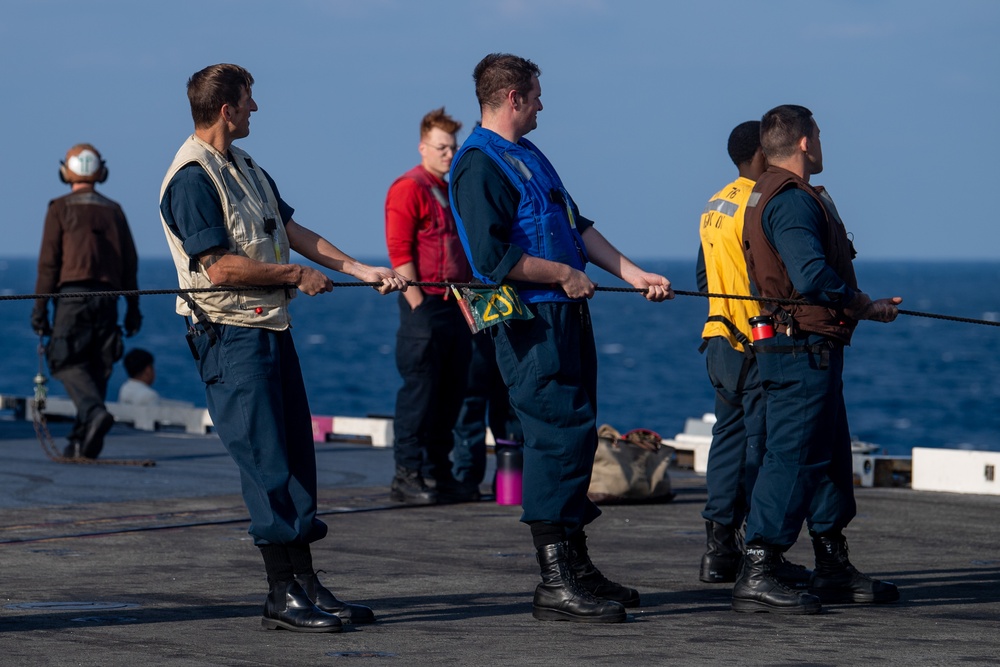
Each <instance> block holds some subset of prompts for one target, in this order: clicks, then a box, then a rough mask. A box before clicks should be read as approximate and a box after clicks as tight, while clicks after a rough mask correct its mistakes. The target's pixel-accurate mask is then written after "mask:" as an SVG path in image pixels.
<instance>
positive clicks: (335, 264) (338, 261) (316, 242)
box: [285, 220, 359, 277]
mask: <svg viewBox="0 0 1000 667" xmlns="http://www.w3.org/2000/svg"><path fill="white" fill-rule="evenodd" d="M285 233H286V234H287V235H288V244H289V245H290V246H291V247H292V250H294V251H295V252H297V253H299V254H300V255H302V256H303V257H305V258H307V259H309V260H312V261H313V262H316V263H317V264H319V265H320V266H325V267H326V268H328V269H333V270H334V271H339V272H340V273H346V274H348V275H351V276H355V277H357V273H355V272H353V269H354V267H355V266H357V265H358V264H359V262H358V261H357V260H355V259H354V258H353V257H351V256H350V255H348V254H347V253H345V252H344V251H342V250H341V249H340V248H338V247H337V246H335V245H333V244H332V243H330V242H329V241H327V240H326V239H324V238H323V237H322V236H320V235H319V234H317V233H316V232H314V231H312V230H311V229H308V228H307V227H303V226H302V225H300V224H298V223H297V222H295V221H294V220H289V221H288V223H286V224H285Z"/></svg>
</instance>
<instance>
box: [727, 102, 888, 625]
mask: <svg viewBox="0 0 1000 667" xmlns="http://www.w3.org/2000/svg"><path fill="white" fill-rule="evenodd" d="M760 136H761V146H762V147H763V149H764V154H765V156H766V157H767V161H768V164H769V167H768V169H767V171H765V172H764V173H763V174H762V175H761V177H760V178H759V179H758V181H757V183H756V185H755V186H754V190H753V193H752V194H751V196H750V200H749V201H748V206H747V210H746V215H745V221H744V228H743V241H744V250H745V254H746V260H747V271H748V273H749V276H750V280H751V282H752V284H753V289H754V291H755V292H756V293H757V294H759V295H760V296H762V297H772V298H780V299H791V300H795V301H806V302H808V305H794V306H791V305H776V304H773V303H763V304H762V309H761V310H762V314H765V315H770V316H771V317H773V319H774V332H775V333H774V336H773V337H771V338H766V339H762V340H758V341H756V342H755V343H754V350H755V352H756V356H757V363H758V369H759V372H760V377H761V382H762V384H763V387H764V391H765V394H766V405H767V407H766V421H767V454H766V455H765V457H764V462H763V465H762V466H761V468H760V471H759V474H758V477H757V482H756V484H755V485H754V488H753V495H752V498H751V502H750V515H749V517H748V519H747V528H746V545H747V546H746V554H745V557H744V563H743V568H742V570H741V572H740V576H739V578H738V579H737V581H736V586H735V588H734V590H733V609H735V610H736V611H749V612H753V611H766V612H776V613H788V614H810V613H816V612H818V611H820V607H821V602H893V601H895V600H897V599H899V592H898V590H897V589H896V587H895V586H894V585H893V584H891V583H889V582H885V581H879V580H877V579H873V578H871V577H869V576H867V575H865V574H862V573H861V572H858V570H857V569H856V568H855V567H854V566H853V565H852V564H851V562H850V560H849V559H848V555H847V541H846V539H845V538H844V534H843V530H844V528H846V527H847V525H848V523H850V521H851V519H852V518H854V515H855V514H856V511H857V506H856V504H855V501H854V480H853V471H852V456H851V437H850V431H849V428H848V425H847V413H846V411H845V408H844V395H843V368H844V346H845V345H848V344H850V342H851V334H852V333H853V331H854V328H855V327H856V326H857V324H858V321H859V320H874V321H877V322H891V321H892V320H894V319H895V318H896V316H897V314H898V309H897V305H898V304H899V303H901V302H902V299H901V298H900V297H893V298H888V299H878V300H876V301H873V300H872V299H871V298H870V297H869V296H868V295H867V294H865V293H864V292H861V291H860V290H859V289H858V286H857V280H856V278H855V275H854V268H853V266H852V260H853V259H854V256H855V252H854V246H853V244H852V243H851V241H850V240H849V238H848V236H847V232H846V230H845V229H844V225H843V222H841V220H840V217H839V215H838V213H837V209H836V207H835V206H834V205H833V201H832V200H831V199H830V197H829V195H827V194H826V192H825V191H824V190H823V189H822V188H820V187H813V186H811V185H810V184H809V177H810V176H811V175H813V174H818V173H820V172H821V171H822V170H823V150H822V146H821V144H820V138H819V127H818V126H817V124H816V122H815V121H814V120H813V117H812V112H811V111H809V110H808V109H806V108H804V107H801V106H794V105H784V106H780V107H776V108H774V109H772V110H771V111H768V112H767V113H766V114H764V117H763V118H762V119H761V130H760ZM803 521H806V523H807V526H808V528H809V534H810V535H811V537H812V541H813V548H814V551H815V554H816V567H815V570H814V574H813V578H812V581H811V584H810V588H809V592H808V593H807V592H803V591H797V590H792V589H790V588H788V587H786V586H785V585H784V584H782V583H781V582H780V581H779V580H778V578H777V577H775V573H774V569H775V567H776V566H777V565H778V564H779V563H780V560H781V555H782V553H784V552H785V551H786V550H787V549H788V548H789V547H791V546H792V544H794V543H795V541H796V539H797V538H798V535H799V532H800V530H801V528H802V522H803Z"/></svg>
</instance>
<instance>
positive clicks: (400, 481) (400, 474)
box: [389, 466, 438, 505]
mask: <svg viewBox="0 0 1000 667" xmlns="http://www.w3.org/2000/svg"><path fill="white" fill-rule="evenodd" d="M389 499H390V500H392V501H393V502H396V503H406V504H407V505H436V504H437V502H438V497H437V492H436V491H435V490H434V489H430V488H428V487H427V485H426V484H424V477H423V475H421V474H420V471H419V470H410V469H409V468H403V467H401V466H396V476H395V477H393V479H392V488H391V490H390V491H389Z"/></svg>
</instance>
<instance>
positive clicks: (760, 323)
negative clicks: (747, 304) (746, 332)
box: [750, 315, 774, 342]
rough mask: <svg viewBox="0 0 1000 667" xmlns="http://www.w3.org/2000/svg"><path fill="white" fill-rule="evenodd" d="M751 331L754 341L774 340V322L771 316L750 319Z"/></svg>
mask: <svg viewBox="0 0 1000 667" xmlns="http://www.w3.org/2000/svg"><path fill="white" fill-rule="evenodd" d="M750 330H751V331H752V332H753V339H754V341H755V342H756V341H758V340H765V339H767V338H774V320H773V319H771V316H770V315H758V316H757V317H751V318H750Z"/></svg>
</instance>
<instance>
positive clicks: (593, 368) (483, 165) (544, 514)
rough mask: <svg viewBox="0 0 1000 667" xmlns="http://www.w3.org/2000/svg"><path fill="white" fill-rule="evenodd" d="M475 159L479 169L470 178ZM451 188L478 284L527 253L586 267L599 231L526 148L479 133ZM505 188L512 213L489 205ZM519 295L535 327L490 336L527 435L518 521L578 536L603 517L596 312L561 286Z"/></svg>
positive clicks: (521, 324) (509, 326)
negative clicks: (596, 485) (593, 491)
mask: <svg viewBox="0 0 1000 667" xmlns="http://www.w3.org/2000/svg"><path fill="white" fill-rule="evenodd" d="M473 149H475V150H473ZM476 153H481V155H485V156H487V158H483V157H481V156H477V155H476ZM476 160H481V162H479V166H477V167H475V168H474V169H472V170H470V165H473V164H475V163H476ZM466 179H467V180H466ZM450 183H451V187H450V190H451V200H452V211H453V212H454V213H455V218H456V221H457V222H458V229H459V234H460V235H461V237H462V243H463V246H464V247H465V250H466V254H467V255H468V257H469V263H470V264H471V265H472V269H473V272H474V273H475V274H476V276H477V277H478V278H480V279H481V280H483V281H485V282H491V283H497V282H501V281H503V280H504V279H505V277H506V276H507V273H508V272H509V271H510V269H511V268H512V267H513V266H514V264H516V263H517V261H519V259H520V257H521V256H522V255H523V254H529V255H532V256H536V257H542V258H544V259H549V260H552V261H557V262H562V263H565V264H568V265H570V266H572V267H574V268H577V269H580V270H582V269H583V268H584V267H585V266H586V261H587V258H586V251H585V248H584V244H583V240H582V238H581V237H580V233H581V231H582V230H583V229H585V228H586V227H587V226H589V225H590V224H592V223H591V222H590V221H589V220H586V219H585V218H582V217H581V216H580V215H579V212H578V210H577V209H576V205H575V204H574V203H573V202H572V200H571V199H570V197H569V194H568V193H567V192H566V190H565V189H564V188H563V186H562V182H561V181H560V179H559V176H558V174H557V173H556V171H555V169H554V168H553V167H552V165H551V164H550V163H549V161H548V160H547V159H546V158H545V156H544V155H543V154H542V153H541V151H539V150H538V149H537V148H536V147H535V146H534V145H532V144H531V143H530V142H529V141H527V140H525V139H521V140H520V141H519V142H518V143H517V144H513V143H511V142H509V141H507V140H505V139H503V138H502V137H500V136H499V135H497V134H495V133H493V132H491V131H489V130H486V129H483V128H482V127H477V128H476V129H475V130H473V132H472V135H471V136H470V137H469V138H468V139H467V140H466V142H465V144H463V146H462V148H461V149H460V150H459V152H458V154H457V155H456V156H455V159H454V161H453V163H452V173H451V179H450ZM498 183H499V185H498ZM505 187H506V188H508V189H511V188H512V189H516V192H515V193H513V195H512V196H511V198H510V199H509V200H508V201H507V202H506V204H509V205H510V206H509V207H508V206H506V205H505V204H496V201H497V200H495V199H493V197H492V194H497V193H499V194H500V196H501V198H506V197H507V193H502V192H499V191H500V190H503V189H504V188H505ZM487 190H491V191H493V192H492V194H485V192H486V191H487ZM509 213H513V215H509ZM571 221H572V222H571ZM574 223H575V226H574ZM517 287H518V289H519V292H520V295H521V298H522V300H524V301H525V302H526V305H527V306H528V308H529V310H531V312H532V313H533V314H534V316H535V317H534V319H531V320H513V321H509V322H507V323H505V324H502V325H499V326H495V327H493V328H492V329H491V331H492V334H493V340H494V343H495V345H496V355H497V364H498V365H499V367H500V372H501V374H502V375H503V378H504V381H505V382H506V384H507V386H508V388H509V391H510V402H511V407H513V409H514V411H515V413H516V415H517V417H518V419H519V420H520V422H521V426H522V428H523V431H524V482H523V493H522V507H523V510H524V511H523V514H522V515H521V521H523V522H524V523H535V522H542V523H551V524H554V525H560V526H564V527H565V528H566V531H567V534H572V533H573V532H575V531H577V530H579V529H580V528H582V527H583V526H585V525H586V524H588V523H590V522H591V521H593V520H594V519H595V518H597V517H598V516H599V515H600V510H599V509H598V508H597V506H596V505H595V504H594V503H593V502H591V501H590V499H589V498H588V497H587V490H588V488H589V486H590V477H591V474H592V471H593V463H594V454H595V453H596V451H597V430H596V426H595V422H596V408H597V354H596V348H595V345H594V336H593V329H592V326H591V322H590V313H589V310H588V307H587V304H586V302H585V300H573V299H569V298H568V297H567V296H566V294H565V293H564V292H563V291H562V290H561V289H559V288H558V287H553V288H541V289H540V288H539V286H538V285H518V286H517Z"/></svg>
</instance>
